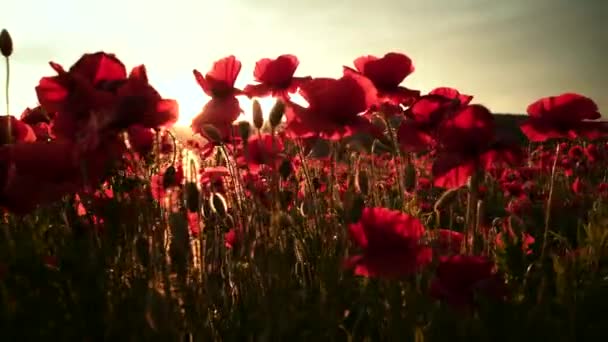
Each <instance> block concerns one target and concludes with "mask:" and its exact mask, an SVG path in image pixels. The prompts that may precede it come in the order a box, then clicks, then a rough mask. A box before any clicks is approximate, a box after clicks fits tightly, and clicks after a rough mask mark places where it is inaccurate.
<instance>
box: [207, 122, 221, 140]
mask: <svg viewBox="0 0 608 342" xmlns="http://www.w3.org/2000/svg"><path fill="white" fill-rule="evenodd" d="M203 133H204V135H205V138H207V139H209V140H211V141H213V142H216V143H219V142H221V141H222V134H221V133H220V131H219V130H218V129H217V128H215V126H213V125H203Z"/></svg>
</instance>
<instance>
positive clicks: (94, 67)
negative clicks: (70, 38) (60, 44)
mask: <svg viewBox="0 0 608 342" xmlns="http://www.w3.org/2000/svg"><path fill="white" fill-rule="evenodd" d="M50 64H51V67H52V68H53V69H54V70H55V71H56V72H57V73H58V75H57V76H53V77H43V78H42V79H41V80H40V83H39V84H38V86H37V87H36V93H37V94H38V101H39V102H40V105H41V106H42V107H43V108H44V109H45V110H46V111H47V112H56V113H57V116H56V117H55V119H54V121H53V133H54V134H56V135H58V136H61V137H65V138H70V139H74V138H75V136H76V134H77V132H78V130H79V126H80V125H81V123H82V122H89V121H90V116H92V115H96V116H102V117H103V116H105V115H107V114H108V113H110V108H112V105H113V104H114V100H115V98H114V96H113V94H112V92H111V91H113V90H115V89H116V88H117V87H118V86H119V85H120V84H121V83H122V82H124V80H125V79H126V77H127V72H126V69H125V66H124V65H123V64H122V62H120V61H119V60H118V59H117V58H116V57H115V56H114V55H112V54H106V53H104V52H97V53H94V54H85V55H83V56H82V57H81V58H80V59H79V60H78V61H77V62H76V63H75V64H74V65H73V66H72V67H71V68H70V70H69V71H67V72H66V71H65V70H64V69H63V67H61V66H60V65H59V64H57V63H53V62H51V63H50ZM96 121H109V118H98V119H96Z"/></svg>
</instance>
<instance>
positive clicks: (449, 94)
mask: <svg viewBox="0 0 608 342" xmlns="http://www.w3.org/2000/svg"><path fill="white" fill-rule="evenodd" d="M429 95H440V96H443V97H445V98H448V99H451V100H454V101H458V105H459V106H466V105H468V104H469V103H471V101H472V100H473V96H472V95H466V94H462V93H460V92H459V91H458V90H457V89H454V88H450V87H439V88H435V89H433V90H431V91H430V92H429Z"/></svg>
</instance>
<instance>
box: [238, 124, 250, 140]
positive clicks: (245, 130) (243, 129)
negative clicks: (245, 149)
mask: <svg viewBox="0 0 608 342" xmlns="http://www.w3.org/2000/svg"><path fill="white" fill-rule="evenodd" d="M239 135H240V136H241V139H243V141H244V142H247V140H248V139H249V135H251V124H250V123H249V122H247V121H241V122H239Z"/></svg>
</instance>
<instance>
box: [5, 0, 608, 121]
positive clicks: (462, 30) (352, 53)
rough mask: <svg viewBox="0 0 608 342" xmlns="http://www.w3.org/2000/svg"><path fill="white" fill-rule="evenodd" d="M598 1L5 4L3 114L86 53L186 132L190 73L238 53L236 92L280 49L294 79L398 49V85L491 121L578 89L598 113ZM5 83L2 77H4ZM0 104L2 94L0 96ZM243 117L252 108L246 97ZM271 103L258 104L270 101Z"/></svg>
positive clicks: (194, 101) (605, 4) (606, 62)
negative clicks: (138, 78)
mask: <svg viewBox="0 0 608 342" xmlns="http://www.w3.org/2000/svg"><path fill="white" fill-rule="evenodd" d="M606 23H608V0H508V1H507V0H373V1H372V0H366V1H363V0H331V1H327V0H300V1H293V0H171V1H167V0H165V1H159V0H147V1H144V0H104V1H97V0H96V1H92V0H52V1H51V0H5V1H2V5H0V28H6V29H8V30H9V32H10V33H11V36H12V37H13V41H14V49H15V52H14V55H13V57H12V59H11V85H10V94H11V97H10V98H11V103H10V104H11V111H12V114H13V115H20V114H21V112H22V111H23V109H25V107H28V106H29V107H33V106H35V105H36V104H37V99H36V95H35V92H34V87H35V86H36V85H37V84H38V81H39V80H40V78H41V77H43V76H51V75H53V71H52V69H51V68H50V66H49V65H48V62H49V61H55V62H57V63H59V64H62V65H64V66H65V67H66V68H67V67H69V66H70V65H72V64H73V63H74V62H75V61H76V60H77V59H78V58H79V57H80V56H81V55H82V54H83V53H86V52H96V51H105V52H111V53H115V54H116V55H117V57H118V58H120V59H121V60H122V61H123V62H124V63H125V64H126V66H127V68H129V69H130V68H132V67H134V66H136V65H139V64H145V65H146V68H147V69H148V73H149V77H150V82H151V83H152V84H153V85H154V86H155V87H156V88H157V90H159V92H160V93H161V94H162V95H163V96H164V97H167V98H175V99H177V100H178V101H179V103H180V121H179V122H180V124H189V121H190V120H191V118H192V117H193V116H194V115H196V114H197V112H198V111H200V109H201V107H202V106H203V105H204V103H205V101H206V97H205V96H204V95H203V93H202V90H200V88H199V87H198V85H197V84H196V82H195V81H194V77H193V75H192V69H198V70H200V71H201V72H203V73H205V72H207V71H208V70H209V68H210V67H211V65H212V64H213V61H215V60H217V59H219V58H222V57H224V56H227V55H231V54H233V55H235V56H236V57H237V58H239V59H240V60H241V61H242V63H243V68H242V70H241V74H240V76H239V79H238V80H237V85H241V86H243V85H245V84H247V83H250V82H252V81H253V74H252V73H253V69H254V67H255V62H256V61H257V60H259V59H260V58H264V57H270V58H276V57H277V56H278V55H280V54H284V53H291V54H295V55H296V56H298V58H299V59H300V67H299V69H298V71H297V72H296V75H299V76H306V75H311V76H316V77H339V76H341V73H342V66H343V65H352V62H353V60H354V59H355V58H357V57H359V56H362V55H376V56H382V55H384V54H385V53H387V52H402V53H405V54H407V55H408V56H409V57H410V58H412V60H413V62H414V66H415V68H416V70H415V72H414V73H413V74H412V75H410V76H409V77H408V78H406V80H405V82H404V85H405V86H407V87H409V88H414V89H419V90H421V91H423V92H427V91H430V90H431V89H433V88H435V87H438V86H450V87H455V88H457V89H459V90H461V91H462V92H465V93H468V94H471V95H474V96H475V100H474V101H475V102H477V103H481V104H484V105H486V106H487V107H488V108H490V109H491V110H492V111H493V112H496V113H525V110H526V107H527V106H528V104H530V103H531V102H533V101H535V100H536V99H538V98H540V97H544V96H550V95H558V94H561V93H563V92H578V93H581V94H583V95H586V96H589V97H591V98H592V99H594V100H595V101H596V103H597V104H598V105H599V107H600V111H603V112H604V115H605V116H608V26H607V24H606ZM0 70H1V71H0V80H4V77H5V73H4V68H0ZM2 84H3V83H2ZM1 103H2V107H1V108H4V97H2V100H1ZM242 105H243V107H244V109H246V110H248V109H249V107H248V106H249V103H247V101H243V103H242ZM270 105H271V103H270V102H269V101H263V106H264V107H266V108H267V107H269V106H270Z"/></svg>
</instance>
